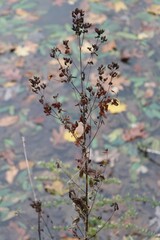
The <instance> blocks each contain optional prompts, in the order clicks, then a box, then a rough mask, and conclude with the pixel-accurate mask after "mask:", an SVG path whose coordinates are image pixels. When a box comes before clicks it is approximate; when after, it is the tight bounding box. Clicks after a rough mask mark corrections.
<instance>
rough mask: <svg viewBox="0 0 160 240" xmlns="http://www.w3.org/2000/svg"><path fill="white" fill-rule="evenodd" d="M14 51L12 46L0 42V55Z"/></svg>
mask: <svg viewBox="0 0 160 240" xmlns="http://www.w3.org/2000/svg"><path fill="white" fill-rule="evenodd" d="M13 49H14V46H13V45H11V44H8V43H4V42H0V54H3V53H6V52H9V51H11V50H13Z"/></svg>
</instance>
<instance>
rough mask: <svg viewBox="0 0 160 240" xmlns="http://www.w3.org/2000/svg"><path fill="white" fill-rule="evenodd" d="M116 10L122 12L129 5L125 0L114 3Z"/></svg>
mask: <svg viewBox="0 0 160 240" xmlns="http://www.w3.org/2000/svg"><path fill="white" fill-rule="evenodd" d="M114 10H115V12H120V11H122V10H127V6H126V4H125V3H124V2H122V1H118V2H115V3H114Z"/></svg>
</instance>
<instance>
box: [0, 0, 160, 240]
mask: <svg viewBox="0 0 160 240" xmlns="http://www.w3.org/2000/svg"><path fill="white" fill-rule="evenodd" d="M76 7H79V8H82V9H83V10H85V11H86V21H87V22H90V23H92V24H93V27H96V26H97V27H100V28H103V29H105V31H106V36H107V39H108V42H107V43H106V44H105V45H104V46H103V47H102V49H101V50H102V52H101V54H100V55H99V57H98V58H99V59H98V60H99V61H100V63H103V64H106V65H108V64H109V63H111V62H112V61H114V62H117V63H118V64H119V65H120V76H119V78H118V79H116V81H115V83H114V91H115V92H117V95H118V98H119V100H120V103H121V104H120V105H119V107H117V108H113V109H111V110H110V113H109V115H108V118H107V124H106V126H105V129H103V131H101V132H100V134H99V135H97V137H96V139H95V141H94V142H93V144H92V153H93V156H94V161H95V162H98V161H100V159H101V157H102V151H103V149H104V148H108V149H109V159H110V162H111V169H110V175H111V176H112V177H113V178H115V179H119V180H117V182H116V183H117V184H116V185H113V183H112V184H110V185H107V186H104V188H103V191H104V194H105V195H106V197H110V198H112V197H115V199H116V201H117V202H118V203H119V204H120V207H121V208H120V213H118V214H117V217H116V216H115V217H114V221H115V222H118V221H119V220H120V218H121V217H122V216H124V213H125V212H126V206H127V207H128V205H129V206H130V204H132V203H133V201H132V200H131V202H132V203H130V204H128V205H127V204H126V202H125V201H123V200H122V198H121V197H124V198H125V199H127V197H128V199H131V198H137V199H139V201H140V203H133V205H132V206H131V210H130V215H129V213H128V217H129V220H126V219H125V218H124V220H123V223H124V225H126V224H128V223H129V222H130V221H131V222H132V223H135V224H137V225H138V226H139V227H140V228H141V229H143V228H145V229H148V230H149V231H152V232H155V234H157V233H160V204H159V202H158V201H159V200H160V174H159V172H160V138H159V134H160V130H159V129H160V121H159V119H160V104H159V103H160V95H159V92H160V91H159V90H160V40H159V36H160V2H159V0H141V1H137V0H112V1H105V0H90V1H86V0H82V1H78V0H77V1H76V0H68V1H67V0H66V1H64V0H55V1H54V0H45V1H43V0H34V1H29V0H0V36H1V38H0V102H1V104H0V136H1V138H0V221H1V230H0V240H8V239H12V240H22V239H24V240H25V239H26V240H27V239H38V238H37V237H36V229H34V228H33V229H31V225H34V224H35V225H36V215H35V213H34V211H33V210H32V209H31V207H29V205H30V202H31V201H30V200H29V199H30V198H33V196H32V191H31V187H30V184H29V180H28V175H27V170H26V164H25V159H24V155H23V146H22V140H21V135H24V136H25V138H26V149H27V153H28V159H29V163H30V167H31V169H32V174H33V179H34V185H35V188H36V191H37V195H38V197H39V198H41V200H42V201H43V200H44V199H45V200H46V199H52V196H51V195H50V194H49V193H45V192H44V183H43V182H42V181H37V180H36V178H38V177H42V176H44V177H45V176H48V174H49V173H48V170H47V169H46V168H45V166H44V165H43V166H42V165H40V164H39V162H41V161H44V162H50V161H55V159H60V160H61V161H62V162H64V163H66V164H70V163H73V162H74V159H75V158H76V156H77V154H78V153H76V150H77V148H76V147H75V146H74V144H73V143H72V142H70V139H69V137H67V136H66V134H65V131H64V129H63V127H61V126H59V125H58V123H57V122H55V121H54V119H53V118H51V117H46V116H45V114H43V111H42V107H41V105H40V104H39V103H38V100H37V98H36V96H35V95H34V94H33V93H32V92H31V89H30V86H29V84H28V79H29V78H30V77H32V76H33V75H38V76H40V77H41V78H42V79H44V80H47V78H48V77H49V76H50V75H51V74H53V75H54V72H55V71H56V69H57V68H56V63H55V61H54V60H53V59H51V58H50V56H49V52H50V48H51V47H54V46H55V45H57V44H60V43H61V42H62V41H63V40H65V39H70V40H72V39H73V32H72V30H71V20H72V19H71V12H72V10H74V9H75V8H76ZM71 44H72V49H73V53H74V54H75V58H76V54H77V52H76V45H75V43H74V42H72V41H71ZM83 51H84V53H86V49H85V48H84V50H83ZM93 74H94V73H93ZM93 74H92V75H91V80H92V79H93V81H94V76H93ZM50 84H51V82H50ZM77 84H78V83H77ZM50 89H52V90H53V93H52V92H51V93H52V94H53V95H54V94H56V93H57V92H59V93H60V95H61V101H62V102H64V103H67V105H66V106H67V108H69V106H70V101H72V95H70V94H68V89H67V88H65V85H58V84H57V83H55V85H53V86H52V88H50ZM50 91H51V90H50ZM73 113H74V111H73ZM66 153H67V154H66ZM55 181H57V180H55ZM53 182H54V181H53ZM63 184H64V183H63V181H62V182H61V181H60V180H58V181H57V182H56V183H55V184H53V185H52V188H53V189H54V193H55V192H56V193H59V194H60V195H63V194H66V193H65V192H63V190H62V189H64V188H65V186H64V185H63ZM53 189H52V190H53ZM58 189H61V191H60V192H58ZM118 196H119V198H118ZM139 196H142V197H141V199H140V197H139ZM116 197H117V198H116ZM118 199H119V200H118ZM126 201H129V200H126ZM69 204H71V203H69ZM64 205H65V204H64ZM134 207H135V208H134ZM68 209H69V208H68V206H67V204H66V205H65V206H61V211H59V207H58V206H56V207H55V208H54V210H53V207H52V210H53V215H52V219H54V224H55V225H62V226H66V225H68V224H70V223H71V221H72V220H71V216H70V212H69V210H68ZM49 211H50V212H51V210H49ZM131 213H132V214H131ZM127 219H128V218H127ZM129 230H130V229H127V230H126V229H125V228H124V229H123V227H122V226H121V227H116V226H115V229H114V228H113V229H112V230H109V231H107V230H104V232H105V231H106V232H105V233H106V235H104V234H103V236H100V239H114V240H116V239H123V240H127V239H130V240H132V239H151V236H150V235H147V233H146V236H145V234H144V233H141V232H139V230H137V228H135V229H134V230H133V229H131V231H129ZM128 231H129V232H128ZM56 234H58V235H56V236H57V237H56V239H68V240H69V239H74V238H71V237H69V235H67V233H66V232H65V231H64V230H61V231H59V232H58V233H56ZM129 235H130V236H131V237H132V238H128V236H129ZM104 236H105V237H104ZM107 237H108V238H107ZM44 239H49V238H47V237H45V238H44ZM152 239H153V238H152Z"/></svg>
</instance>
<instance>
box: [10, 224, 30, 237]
mask: <svg viewBox="0 0 160 240" xmlns="http://www.w3.org/2000/svg"><path fill="white" fill-rule="evenodd" d="M9 228H10V229H12V231H13V232H14V231H16V232H17V234H18V239H23V240H27V239H29V236H28V235H26V230H25V229H24V228H23V227H20V226H19V225H17V223H16V222H13V221H12V222H10V223H9Z"/></svg>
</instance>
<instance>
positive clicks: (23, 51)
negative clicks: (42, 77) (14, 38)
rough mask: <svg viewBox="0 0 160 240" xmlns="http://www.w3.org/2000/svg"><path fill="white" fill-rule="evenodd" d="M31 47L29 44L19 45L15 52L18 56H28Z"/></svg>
mask: <svg viewBox="0 0 160 240" xmlns="http://www.w3.org/2000/svg"><path fill="white" fill-rule="evenodd" d="M29 52H30V51H29V47H28V46H24V47H22V46H18V47H17V48H16V50H15V53H16V54H17V55H18V56H21V57H25V56H28V55H29Z"/></svg>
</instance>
